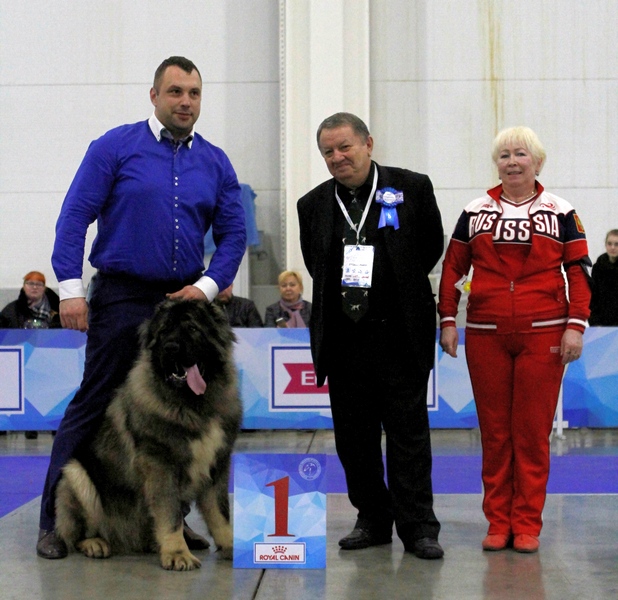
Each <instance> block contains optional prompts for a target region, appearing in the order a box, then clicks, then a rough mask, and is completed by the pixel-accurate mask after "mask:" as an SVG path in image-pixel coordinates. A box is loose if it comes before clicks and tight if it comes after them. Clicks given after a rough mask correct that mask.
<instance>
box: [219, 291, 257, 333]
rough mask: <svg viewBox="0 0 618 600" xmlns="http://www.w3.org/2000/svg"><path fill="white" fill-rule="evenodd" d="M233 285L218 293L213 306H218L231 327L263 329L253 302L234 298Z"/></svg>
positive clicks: (239, 297)
mask: <svg viewBox="0 0 618 600" xmlns="http://www.w3.org/2000/svg"><path fill="white" fill-rule="evenodd" d="M233 287H234V284H232V285H230V286H229V287H226V288H225V289H224V290H223V291H222V292H219V294H218V295H217V297H216V298H215V304H216V305H217V306H220V307H221V309H222V310H223V312H225V316H226V317H227V320H228V322H229V324H230V325H231V326H232V327H264V324H263V323H262V317H261V316H260V313H259V311H258V309H257V307H256V306H255V303H254V302H253V300H249V298H242V297H241V296H234V294H233V293H232V288H233Z"/></svg>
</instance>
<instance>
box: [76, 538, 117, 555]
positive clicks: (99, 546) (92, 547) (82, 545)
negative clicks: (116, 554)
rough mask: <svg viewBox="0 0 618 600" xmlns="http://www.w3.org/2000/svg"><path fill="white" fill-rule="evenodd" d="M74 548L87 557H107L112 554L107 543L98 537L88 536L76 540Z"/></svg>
mask: <svg viewBox="0 0 618 600" xmlns="http://www.w3.org/2000/svg"><path fill="white" fill-rule="evenodd" d="M76 548H77V549H78V550H80V551H81V552H83V553H84V554H85V555H86V556H87V557H88V558H109V557H110V556H111V555H112V549H111V547H110V545H109V543H108V542H107V540H104V539H103V538H100V537H97V538H88V539H85V540H82V541H81V542H77V544H76Z"/></svg>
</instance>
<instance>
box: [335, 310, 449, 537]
mask: <svg viewBox="0 0 618 600" xmlns="http://www.w3.org/2000/svg"><path fill="white" fill-rule="evenodd" d="M363 321H364V320H361V321H360V322H359V324H352V323H351V322H350V323H349V324H346V325H345V326H344V327H343V328H342V330H341V331H340V332H338V335H337V336H336V340H335V342H334V344H333V347H332V350H333V352H332V353H331V356H332V357H333V358H332V360H331V362H330V367H329V371H328V386H329V392H330V401H331V409H332V414H333V424H334V431H335V443H336V448H337V454H338V456H339V460H340V461H341V464H342V465H343V468H344V471H345V476H346V482H347V486H348V496H349V498H350V502H351V503H352V505H353V506H354V507H355V508H356V509H357V510H358V520H357V525H358V526H364V527H369V528H373V529H378V530H379V531H381V532H382V531H385V530H387V531H390V530H391V529H392V524H393V521H394V522H395V526H396V529H397V534H398V535H399V537H400V538H401V539H402V540H403V541H404V543H408V542H412V541H414V540H416V539H419V538H421V537H432V538H437V537H438V533H439V531H440V524H439V522H438V520H437V519H436V516H435V514H434V511H433V491H432V484H431V466H432V459H431V441H430V433H429V418H428V414H427V383H428V377H429V373H428V372H425V371H421V370H420V369H419V368H418V367H417V366H416V364H415V361H414V357H413V356H412V354H411V352H410V350H409V344H408V342H407V338H406V335H405V332H404V331H403V329H404V326H403V325H402V324H401V323H397V322H389V321H388V320H383V321H368V322H366V323H364V322H363ZM382 430H384V432H385V434H386V475H387V481H388V482H386V481H385V479H384V474H385V473H384V465H383V458H382V446H381V440H382Z"/></svg>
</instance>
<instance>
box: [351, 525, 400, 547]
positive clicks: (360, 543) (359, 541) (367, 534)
mask: <svg viewBox="0 0 618 600" xmlns="http://www.w3.org/2000/svg"><path fill="white" fill-rule="evenodd" d="M392 541H393V540H392V534H391V533H381V534H380V533H375V532H372V531H371V530H369V529H365V528H363V527H355V528H354V529H353V531H352V532H351V533H349V534H348V535H346V536H345V537H344V538H341V539H340V540H339V546H341V549H342V550H360V549H361V548H369V546H380V545H381V544H390V543H391V542H392Z"/></svg>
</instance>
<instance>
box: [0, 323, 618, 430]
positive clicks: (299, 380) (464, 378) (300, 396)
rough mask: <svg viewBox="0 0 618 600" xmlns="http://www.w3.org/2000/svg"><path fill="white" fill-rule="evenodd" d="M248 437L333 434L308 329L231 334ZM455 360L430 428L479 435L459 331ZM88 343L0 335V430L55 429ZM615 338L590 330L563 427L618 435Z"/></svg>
mask: <svg viewBox="0 0 618 600" xmlns="http://www.w3.org/2000/svg"><path fill="white" fill-rule="evenodd" d="M235 331H236V336H237V338H238V344H237V346H236V349H235V355H234V356H235V360H236V365H237V367H238V373H239V383H240V393H241V397H242V400H243V404H244V420H243V428H245V429H330V428H332V418H331V412H330V403H329V396H328V385H325V386H323V387H321V388H318V387H316V380H315V372H314V370H313V365H312V362H311V352H310V350H309V331H308V330H307V329H277V328H265V329H236V330H235ZM459 334H460V344H461V345H460V347H459V351H458V358H456V359H454V358H452V357H450V356H448V355H446V354H444V353H443V352H442V350H441V349H440V347H439V346H438V345H437V344H436V367H435V369H434V370H433V371H432V373H431V376H430V379H429V390H428V394H427V407H428V410H429V422H430V424H431V426H432V427H433V428H463V429H466V428H471V427H477V426H478V419H477V416H476V409H475V406H474V398H473V394H472V386H471V384H470V377H469V374H468V367H467V364H466V359H465V350H464V347H463V344H464V343H465V331H464V330H460V331H459ZM85 343H86V335H85V334H82V333H79V332H77V331H69V330H65V329H46V330H31V329H0V430H45V429H57V428H58V424H59V423H60V419H61V418H62V415H63V414H64V410H65V408H66V406H67V404H68V403H69V401H70V400H71V399H72V398H73V395H74V394H75V391H76V390H77V388H78V387H79V384H80V381H81V376H82V371H83V366H84V354H85ZM616 356H618V328H617V327H591V328H589V329H588V330H586V333H585V334H584V352H583V354H582V357H581V358H580V359H579V360H578V361H576V362H574V363H572V364H570V365H569V368H568V369H567V371H566V374H565V377H564V383H563V421H564V422H565V424H568V425H565V426H568V427H617V426H618V393H616V390H617V389H618V361H617V360H616Z"/></svg>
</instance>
